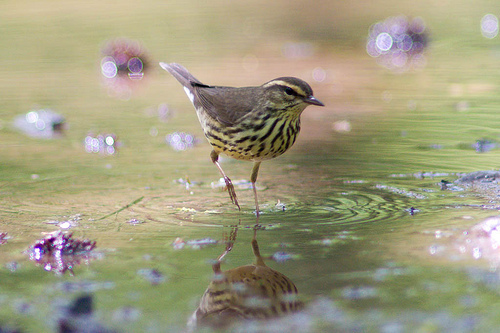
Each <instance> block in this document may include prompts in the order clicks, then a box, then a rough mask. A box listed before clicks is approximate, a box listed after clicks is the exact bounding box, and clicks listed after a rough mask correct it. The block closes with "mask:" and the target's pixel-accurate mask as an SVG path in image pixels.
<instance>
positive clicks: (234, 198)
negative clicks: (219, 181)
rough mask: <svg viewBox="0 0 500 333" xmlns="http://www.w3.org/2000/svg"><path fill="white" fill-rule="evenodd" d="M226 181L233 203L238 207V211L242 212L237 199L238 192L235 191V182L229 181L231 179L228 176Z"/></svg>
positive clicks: (225, 178)
mask: <svg viewBox="0 0 500 333" xmlns="http://www.w3.org/2000/svg"><path fill="white" fill-rule="evenodd" d="M224 181H225V182H226V188H227V192H228V193H229V197H230V198H231V201H232V202H233V204H235V205H236V206H237V207H238V210H241V207H240V204H239V203H238V198H236V191H235V190H234V185H233V182H231V179H229V177H227V176H225V177H224Z"/></svg>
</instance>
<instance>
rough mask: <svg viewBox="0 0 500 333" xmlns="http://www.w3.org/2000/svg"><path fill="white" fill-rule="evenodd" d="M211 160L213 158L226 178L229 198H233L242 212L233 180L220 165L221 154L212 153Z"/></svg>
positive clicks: (213, 151)
mask: <svg viewBox="0 0 500 333" xmlns="http://www.w3.org/2000/svg"><path fill="white" fill-rule="evenodd" d="M210 158H212V162H213V163H214V164H215V166H216V167H217V169H219V172H220V174H221V175H222V177H223V178H224V181H225V182H226V187H227V191H228V192H229V197H230V198H231V201H232V202H233V203H234V204H235V205H236V206H237V207H238V210H241V208H240V205H239V204H238V199H237V198H236V191H235V190H234V186H233V183H232V182H231V179H229V177H228V176H226V174H225V173H224V170H222V167H221V166H220V164H219V154H217V153H216V152H215V150H212V152H211V153H210Z"/></svg>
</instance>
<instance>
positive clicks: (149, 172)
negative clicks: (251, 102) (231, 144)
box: [0, 0, 500, 332]
mask: <svg viewBox="0 0 500 333" xmlns="http://www.w3.org/2000/svg"><path fill="white" fill-rule="evenodd" d="M0 8H1V10H0V31H1V36H2V37H1V38H0V50H1V52H0V66H1V69H2V78H1V79H0V100H1V101H2V102H1V104H0V105H1V107H0V244H1V245H0V265H1V266H0V332H1V331H3V330H5V331H7V332H9V331H22V332H24V331H37V332H43V331H47V332H51V331H57V330H60V331H63V330H62V329H61V327H63V326H64V325H66V324H64V325H62V324H61V323H62V322H63V323H66V321H68V322H70V324H68V325H70V326H71V325H73V326H74V327H79V325H81V324H80V323H79V322H78V320H79V318H76V319H75V317H78V315H79V311H78V310H75V308H76V309H78V307H77V306H76V305H75V304H74V303H73V302H75V299H78V297H80V296H81V295H91V299H92V300H93V302H92V304H93V306H92V309H91V310H92V311H90V310H89V311H88V312H89V313H90V314H89V313H86V315H89V316H90V318H91V320H90V322H92V325H95V326H92V327H96V328H95V329H94V331H101V330H102V327H106V328H107V329H114V330H117V331H137V332H139V331H149V332H164V331H181V330H184V329H185V324H186V322H187V320H188V318H189V316H190V315H191V314H192V313H193V311H194V310H195V309H196V307H197V306H198V302H199V299H200V297H201V295H202V294H203V292H204V290H205V288H206V287H207V285H208V284H209V282H210V279H211V276H212V273H213V272H212V267H211V263H213V260H214V259H216V258H217V257H218V256H219V255H220V253H221V252H222V251H223V250H224V248H225V244H226V241H227V240H228V235H229V234H230V233H231V230H233V229H232V226H234V225H239V232H238V237H237V238H236V240H235V241H234V248H233V250H232V251H231V252H230V253H229V254H228V255H227V256H226V258H225V261H224V262H223V264H222V266H223V267H222V268H223V270H225V269H229V268H234V267H238V266H241V265H245V264H249V263H250V262H252V260H253V254H252V252H251V247H250V241H251V239H252V235H253V232H252V226H253V225H254V224H255V215H254V214H253V212H252V211H253V194H252V191H251V189H250V187H249V182H248V178H249V175H250V170H251V164H249V163H244V162H240V161H234V160H230V159H223V160H222V163H223V167H224V169H225V171H226V173H227V174H228V175H229V176H230V177H231V178H232V179H233V181H235V183H237V184H238V185H237V186H236V191H237V192H238V195H239V198H240V204H242V211H241V212H238V211H237V209H236V208H235V207H234V206H233V205H232V204H231V202H230V200H229V198H228V197H227V196H228V195H227V192H225V191H223V189H222V187H223V186H222V185H221V183H220V181H219V179H218V178H219V174H218V172H217V169H216V168H215V167H214V165H213V164H212V163H211V161H210V158H209V154H210V147H209V145H208V144H207V142H206V140H205V138H204V137H203V133H202V131H201V128H200V125H199V123H198V119H197V117H196V113H195V111H194V109H193V107H192V105H191V104H190V103H189V100H188V99H187V98H186V96H185V94H184V92H183V90H182V87H181V86H180V85H179V84H178V82H177V81H176V80H175V79H174V78H173V77H172V76H170V75H169V74H168V73H166V72H165V71H163V70H162V69H161V68H160V67H159V65H158V62H159V61H163V62H177V63H180V64H182V65H184V66H185V67H186V68H188V69H189V70H190V72H191V73H193V75H195V76H196V77H197V78H198V79H199V80H200V81H202V82H204V83H206V84H213V85H228V86H248V85H260V84H262V83H264V82H267V81H269V80H271V79H273V78H276V77H279V76H296V77H300V78H302V79H304V80H305V81H307V82H308V83H309V84H310V85H311V86H312V88H313V90H314V95H315V96H316V97H317V98H318V99H319V100H321V101H322V102H323V103H324V104H325V105H326V107H324V108H316V107H310V108H308V109H307V110H306V111H305V112H304V113H303V115H302V130H301V134H300V136H299V137H298V139H297V142H296V144H295V146H294V147H292V149H290V150H289V151H288V152H287V153H286V154H285V155H283V156H282V157H280V158H278V159H275V160H273V161H268V162H264V163H263V164H262V167H261V172H260V175H259V182H258V188H259V198H260V200H261V205H262V207H261V208H262V210H263V214H262V217H261V220H260V221H259V223H260V224H262V226H263V230H260V231H259V233H258V236H257V237H258V240H259V244H260V247H261V252H262V253H263V254H265V256H267V257H266V258H268V257H269V258H268V261H270V263H269V266H272V267H273V268H274V269H276V270H278V271H280V272H282V273H283V274H285V275H286V276H288V277H289V278H290V279H291V280H293V281H294V283H295V284H296V285H297V288H298V289H299V293H300V295H301V297H302V299H303V300H304V302H305V303H306V304H307V306H306V310H305V311H304V312H303V313H302V316H292V317H290V318H286V319H281V320H283V321H282V322H279V324H276V325H278V326H276V327H278V328H276V329H277V330H276V331H279V329H280V328H281V329H282V328H283V325H290V327H295V329H297V327H298V329H299V331H311V332H315V331H318V332H320V331H324V330H339V331H383V332H407V331H415V330H420V331H422V332H428V331H436V332H441V331H453V332H469V331H484V332H490V331H492V330H493V329H494V328H496V327H498V324H499V322H498V321H499V320H498V316H497V313H498V311H497V307H498V305H497V299H496V296H497V294H498V292H499V290H500V278H499V276H498V273H497V261H498V253H497V251H496V245H495V244H497V239H496V238H495V237H496V234H495V232H494V231H496V226H497V224H496V223H497V222H496V220H493V222H491V220H490V222H488V223H489V224H488V225H489V226H490V227H489V228H487V230H486V231H484V230H483V229H484V228H482V227H481V224H480V223H482V221H484V219H485V218H487V217H489V216H496V214H497V210H498V195H497V193H498V191H497V190H496V187H495V184H496V183H495V179H496V177H497V175H496V174H495V173H494V172H492V171H491V170H494V169H496V168H498V162H499V161H500V158H499V150H498V147H499V140H500V139H499V134H500V130H499V128H500V119H499V117H498V115H497V113H498V108H499V107H500V98H499V94H498V93H499V83H500V79H499V75H498V73H499V69H500V47H499V46H500V45H499V38H500V37H498V36H497V34H498V29H499V26H498V16H499V15H500V5H499V4H498V3H497V2H495V1H486V0H484V1H475V2H474V3H472V2H470V1H446V0H445V1H423V2H422V1H420V2H415V1H390V0H381V1H370V2H363V1H347V2H346V1H322V2H318V3H312V2H310V1H302V0H292V1H273V2H270V1H258V0H257V1H246V2H230V1H218V0H216V1H211V2H205V1H187V2H186V1H167V2H165V1H142V2H132V1H122V2H110V1H85V2H81V1H57V0H54V1H36V2H33V1H3V2H2V5H0ZM477 171H488V172H492V173H487V174H479V176H478V177H477V178H474V177H472V178H470V179H468V180H466V181H463V182H460V183H456V182H455V181H456V180H457V179H458V178H460V177H462V176H464V175H465V174H466V173H470V172H477ZM485 175H486V176H485ZM484 178H487V179H489V180H491V181H490V182H488V184H486V185H487V186H486V185H485V184H483V183H481V184H479V185H478V184H477V183H473V184H472V185H470V184H469V181H470V180H471V179H472V180H473V181H477V180H478V179H479V180H481V179H484ZM477 225H479V227H477ZM474 226H476V229H473V228H474ZM478 228H479V229H478ZM478 230H482V231H481V232H478ZM59 231H62V232H64V233H65V234H64V235H66V236H64V237H68V236H67V235H68V234H69V233H73V236H72V237H74V238H73V239H71V238H64V237H63V236H61V235H62V234H54V232H59ZM54 235H59V236H58V237H59V238H57V237H53V238H50V237H52V236H54ZM469 235H476V236H477V238H474V239H470V238H467V237H469ZM86 240H88V241H86ZM94 241H95V243H92V242H94ZM37 242H38V243H37ZM57 242H62V244H64V245H68V248H71V249H72V250H71V249H70V250H71V251H73V250H74V251H73V252H79V253H80V252H81V254H82V255H83V256H82V257H77V258H71V259H69V260H67V261H61V260H59V259H57V258H56V259H54V258H53V257H51V256H52V255H53V254H54V253H57V251H59V250H60V251H63V250H61V249H59V250H54V246H55V247H56V248H57V244H58V243H57ZM92 244H94V245H92ZM40 251H41V253H40ZM64 251H66V250H64ZM71 251H70V252H71ZM40 254H41V255H42V257H43V256H44V255H45V256H46V257H45V259H42V258H41V257H40V256H39V255H40ZM63 254H64V255H67V254H68V253H67V252H64V253H63ZM70 254H71V255H73V254H74V253H70ZM273 254H275V255H276V254H278V255H277V256H273ZM283 258H285V259H283ZM72 304H73V305H72ZM89 304H90V302H88V300H87V305H89ZM88 307H90V306H88ZM83 312H85V311H83ZM75 313H76V314H77V315H75ZM80 319H81V318H80ZM84 322H85V321H84ZM101 325H102V326H101ZM259 325H264V326H263V327H262V326H259ZM297 325H298V326H297ZM73 326H72V327H73ZM273 327H274V326H273V324H269V323H268V324H258V323H253V324H252V325H250V324H248V323H244V324H241V325H240V326H237V328H235V330H236V331H238V330H239V331H252V330H253V331H261V330H264V329H266V330H268V331H272V330H273V329H274V328H273ZM290 329H291V328H290Z"/></svg>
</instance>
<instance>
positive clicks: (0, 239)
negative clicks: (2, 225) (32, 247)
mask: <svg viewBox="0 0 500 333" xmlns="http://www.w3.org/2000/svg"><path fill="white" fill-rule="evenodd" d="M5 243H7V233H6V232H0V245H3V244H5Z"/></svg>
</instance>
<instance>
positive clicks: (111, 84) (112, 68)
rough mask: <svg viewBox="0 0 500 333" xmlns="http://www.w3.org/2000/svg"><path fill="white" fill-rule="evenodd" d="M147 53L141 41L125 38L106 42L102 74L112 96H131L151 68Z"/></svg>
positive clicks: (125, 97) (103, 49)
mask: <svg viewBox="0 0 500 333" xmlns="http://www.w3.org/2000/svg"><path fill="white" fill-rule="evenodd" d="M146 53H147V52H146V50H145V49H144V48H143V47H142V46H141V45H140V43H139V42H137V41H133V40H129V39H125V38H119V39H115V40H111V41H109V42H107V43H105V44H104V46H103V48H102V58H101V74H102V77H103V82H104V84H105V86H106V87H107V88H108V92H109V94H110V95H111V96H114V97H117V98H120V99H129V98H130V96H131V94H132V92H133V91H134V89H136V88H137V86H138V85H139V84H140V83H142V81H143V79H144V77H145V75H146V73H147V72H148V70H149V67H150V63H149V60H148V56H147V54H146Z"/></svg>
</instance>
